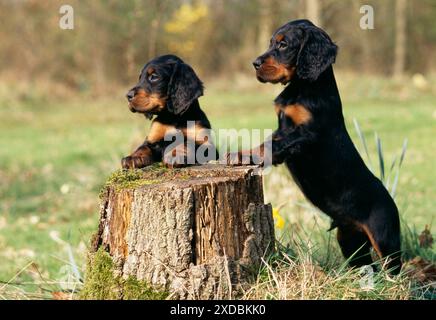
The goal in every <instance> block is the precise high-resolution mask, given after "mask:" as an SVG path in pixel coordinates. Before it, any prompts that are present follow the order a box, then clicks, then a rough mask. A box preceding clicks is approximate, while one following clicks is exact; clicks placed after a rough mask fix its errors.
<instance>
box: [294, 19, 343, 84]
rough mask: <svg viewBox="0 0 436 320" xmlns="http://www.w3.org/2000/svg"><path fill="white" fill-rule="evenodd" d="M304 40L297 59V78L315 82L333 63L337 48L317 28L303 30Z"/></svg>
mask: <svg viewBox="0 0 436 320" xmlns="http://www.w3.org/2000/svg"><path fill="white" fill-rule="evenodd" d="M303 31H304V32H305V38H304V40H303V43H302V44H301V47H300V52H299V54H298V57H297V76H298V77H299V78H300V79H306V80H309V81H315V80H316V79H318V77H319V75H320V74H321V73H322V72H324V70H326V69H327V67H329V66H330V65H331V64H333V63H334V62H335V59H336V54H337V52H338V47H337V46H336V45H335V44H334V43H333V41H332V40H331V39H330V37H329V36H328V35H327V33H325V32H324V31H323V30H321V29H320V28H318V27H315V26H313V27H307V28H305V29H303Z"/></svg>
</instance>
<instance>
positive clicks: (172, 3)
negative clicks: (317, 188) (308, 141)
mask: <svg viewBox="0 0 436 320" xmlns="http://www.w3.org/2000/svg"><path fill="white" fill-rule="evenodd" d="M62 4H64V3H63V2H62V1H54V0H52V1H38V0H19V1H18V0H17V1H12V0H0V39H1V41H0V79H3V80H6V81H11V82H12V81H31V82H35V83H37V82H41V81H47V82H54V83H56V84H61V85H65V86H67V87H69V88H71V89H74V90H90V89H101V90H103V89H104V88H105V87H106V86H108V85H114V84H115V85H119V84H123V85H124V86H125V84H126V83H132V81H134V80H136V77H137V74H138V71H139V70H140V68H141V66H142V65H143V64H144V63H145V62H146V61H148V60H149V59H150V58H152V57H153V56H155V55H158V54H164V53H175V54H178V55H180V56H181V57H182V58H183V59H185V60H186V61H187V62H189V63H190V64H192V65H193V66H194V67H195V69H196V70H197V71H198V73H199V74H200V76H201V77H204V78H208V77H209V78H210V77H219V76H224V75H225V76H226V77H231V75H233V74H238V73H246V72H252V66H251V61H252V60H253V59H254V58H255V57H256V56H257V55H258V54H260V53H261V52H262V51H264V50H265V49H266V48H267V45H268V42H269V37H270V35H271V32H272V31H273V30H274V29H275V28H277V27H278V26H280V25H282V24H284V23H286V22H287V21H289V20H293V19H297V18H305V17H306V18H310V19H311V20H313V21H314V22H315V21H316V22H317V23H318V24H319V25H320V26H322V27H323V28H324V29H326V30H327V32H328V33H329V34H330V35H331V36H332V38H333V39H334V41H335V42H336V43H337V44H338V45H339V47H340V52H339V57H338V60H337V68H340V69H345V70H350V71H354V72H357V73H373V74H380V75H384V76H392V75H395V76H400V77H401V76H402V75H403V74H415V73H423V74H426V73H430V72H434V70H435V68H436V65H435V61H436V54H435V51H436V50H435V49H436V21H435V17H436V1H435V0H384V1H376V0H368V1H366V0H353V1H343V0H323V1H321V0H288V1H279V0H250V1H248V0H191V1H189V0H130V1H115V0H93V1H86V2H83V1H79V0H70V1H68V4H70V5H71V6H72V7H73V8H74V19H75V21H74V22H75V29H74V30H61V29H60V28H59V25H58V22H59V18H60V14H59V8H60V6H61V5H62ZM364 4H369V5H371V6H373V8H374V12H375V29H373V30H362V29H361V28H360V27H359V20H360V17H361V16H362V14H361V13H360V12H359V8H360V7H361V6H362V5H364Z"/></svg>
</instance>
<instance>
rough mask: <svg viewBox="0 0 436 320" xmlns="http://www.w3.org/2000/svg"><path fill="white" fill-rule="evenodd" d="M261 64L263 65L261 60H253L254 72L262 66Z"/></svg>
mask: <svg viewBox="0 0 436 320" xmlns="http://www.w3.org/2000/svg"><path fill="white" fill-rule="evenodd" d="M262 63H263V61H262V59H261V58H257V59H256V60H254V61H253V66H254V69H256V70H257V69H259V68H260V66H261V65H262Z"/></svg>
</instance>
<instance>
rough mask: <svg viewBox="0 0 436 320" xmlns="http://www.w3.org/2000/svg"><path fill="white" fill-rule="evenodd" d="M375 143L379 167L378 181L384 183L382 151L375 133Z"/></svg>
mask: <svg viewBox="0 0 436 320" xmlns="http://www.w3.org/2000/svg"><path fill="white" fill-rule="evenodd" d="M375 142H376V144H377V154H378V161H379V166H380V179H381V181H382V182H383V183H384V182H385V161H384V158H383V149H382V144H381V140H380V138H379V136H378V134H377V132H376V133H375Z"/></svg>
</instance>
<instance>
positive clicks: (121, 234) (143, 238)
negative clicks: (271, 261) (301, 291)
mask: <svg viewBox="0 0 436 320" xmlns="http://www.w3.org/2000/svg"><path fill="white" fill-rule="evenodd" d="M258 170H259V168H257V167H254V166H244V167H229V166H224V165H212V164H208V165H203V166H193V167H188V168H182V169H166V168H164V167H162V166H160V165H159V166H152V167H149V168H146V169H143V170H130V171H118V172H116V173H115V174H114V175H113V176H112V177H111V178H110V179H109V180H108V183H107V184H106V186H105V187H104V188H103V190H102V193H101V199H102V201H101V209H100V223H99V228H98V233H97V234H96V236H95V238H94V240H93V245H92V250H93V251H94V252H96V251H97V250H98V249H99V248H103V249H104V250H106V251H107V252H108V253H109V255H110V256H111V258H112V261H113V265H114V269H115V270H114V273H115V275H116V276H117V277H120V278H124V279H126V278H128V277H134V278H135V279H137V280H138V281H145V282H146V283H149V284H150V285H151V286H152V287H153V288H156V289H160V290H165V291H166V292H168V293H169V298H172V299H220V298H232V297H235V295H236V293H237V292H238V291H239V290H240V289H241V286H243V284H244V283H246V282H247V279H248V277H249V276H250V273H251V272H253V271H254V272H256V271H257V268H258V266H259V265H260V263H261V258H262V257H263V256H265V255H267V254H269V253H270V252H271V251H272V250H273V248H274V241H275V239H274V223H273V217H272V210H271V205H270V204H264V203H263V201H264V199H263V189H262V176H261V175H259V174H256V172H257V171H258ZM121 297H122V294H121Z"/></svg>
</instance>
